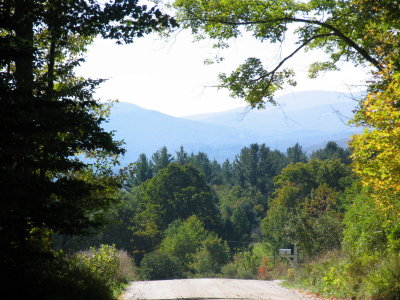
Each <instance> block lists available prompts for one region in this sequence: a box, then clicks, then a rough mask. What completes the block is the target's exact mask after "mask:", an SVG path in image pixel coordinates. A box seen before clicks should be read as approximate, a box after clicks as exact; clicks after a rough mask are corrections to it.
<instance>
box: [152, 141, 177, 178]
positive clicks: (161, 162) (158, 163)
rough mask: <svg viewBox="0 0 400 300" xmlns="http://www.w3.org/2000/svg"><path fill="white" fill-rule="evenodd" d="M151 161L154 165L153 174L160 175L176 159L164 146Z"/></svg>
mask: <svg viewBox="0 0 400 300" xmlns="http://www.w3.org/2000/svg"><path fill="white" fill-rule="evenodd" d="M151 160H152V164H153V174H158V172H159V171H160V170H162V169H164V168H166V167H168V165H169V164H170V163H171V162H173V161H174V158H173V157H172V155H171V154H169V153H168V149H167V147H165V146H164V147H162V148H161V149H159V150H157V152H155V153H154V154H153V155H152V157H151Z"/></svg>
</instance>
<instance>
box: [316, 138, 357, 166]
mask: <svg viewBox="0 0 400 300" xmlns="http://www.w3.org/2000/svg"><path fill="white" fill-rule="evenodd" d="M350 154H351V151H350V149H349V148H347V149H344V148H342V147H340V146H339V145H338V144H336V143H335V142H332V141H331V142H328V143H327V144H326V146H325V147H324V148H322V149H319V150H316V151H314V152H313V153H312V154H311V159H321V160H325V159H339V160H340V161H341V162H342V163H345V164H350V163H351V159H350Z"/></svg>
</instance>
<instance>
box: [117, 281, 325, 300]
mask: <svg viewBox="0 0 400 300" xmlns="http://www.w3.org/2000/svg"><path fill="white" fill-rule="evenodd" d="M279 283H280V281H278V280H273V281H263V280H240V279H208V278H207V279H206V278H204V279H176V280H157V281H135V282H132V283H131V284H130V285H129V286H128V288H127V289H126V290H125V292H124V293H123V294H122V295H121V296H120V297H119V299H120V300H137V299H242V300H243V299H257V300H261V299H262V300H266V299H268V300H299V299H308V300H317V299H321V298H316V297H315V296H312V295H306V294H302V293H300V292H299V291H297V290H290V289H287V288H284V287H282V286H280V284H279Z"/></svg>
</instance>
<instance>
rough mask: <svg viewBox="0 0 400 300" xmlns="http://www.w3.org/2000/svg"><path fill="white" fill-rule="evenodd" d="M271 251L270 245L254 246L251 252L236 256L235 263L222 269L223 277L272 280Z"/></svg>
mask: <svg viewBox="0 0 400 300" xmlns="http://www.w3.org/2000/svg"><path fill="white" fill-rule="evenodd" d="M271 251H272V250H271V247H270V245H269V244H265V243H259V244H254V245H253V246H252V247H251V248H250V250H247V251H243V252H240V253H238V254H236V255H235V257H234V260H233V262H232V263H229V264H227V265H225V266H224V267H223V268H222V269H221V271H222V275H223V276H224V277H227V278H239V279H256V278H259V279H270V278H271V275H270V270H271V268H272V259H271V258H272V255H271Z"/></svg>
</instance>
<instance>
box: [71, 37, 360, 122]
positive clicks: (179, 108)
mask: <svg viewBox="0 0 400 300" xmlns="http://www.w3.org/2000/svg"><path fill="white" fill-rule="evenodd" d="M211 45H212V43H211V42H209V41H202V42H200V43H198V42H192V37H191V35H190V33H188V32H180V33H179V34H177V35H176V37H175V38H171V39H169V40H168V41H165V40H161V39H160V38H159V37H157V36H155V35H150V36H146V37H144V38H141V39H137V40H136V42H135V43H133V44H131V45H116V44H115V43H114V42H113V41H109V40H101V39H98V40H95V42H94V43H93V44H92V45H91V46H90V47H89V51H88V53H87V55H86V63H85V64H83V65H82V67H80V69H79V70H78V72H77V73H78V74H79V75H82V76H85V77H92V78H108V79H109V80H108V81H107V82H105V83H103V84H102V85H101V87H100V88H99V89H98V90H97V93H96V96H97V97H98V98H101V99H102V100H107V99H118V100H119V101H122V102H130V103H134V104H136V105H139V106H141V107H144V108H147V109H153V110H157V111H160V112H162V113H166V114H169V115H172V116H185V115H193V114H200V113H209V112H216V111H224V110H228V109H232V108H237V107H240V106H244V105H245V104H244V102H242V101H241V100H237V99H232V98H230V97H229V95H228V92H227V91H225V90H217V89H216V88H211V87H209V88H204V86H212V85H215V84H216V83H217V75H218V73H220V72H227V73H230V71H232V70H233V69H235V67H236V66H238V65H239V64H241V63H242V62H244V60H245V59H246V58H247V57H250V56H254V57H259V58H261V59H262V60H263V62H264V64H265V65H266V66H267V67H272V66H274V64H275V63H276V62H277V58H278V57H279V55H281V57H284V56H285V55H287V54H288V53H289V51H290V46H289V45H288V46H284V47H283V48H279V47H276V46H271V45H268V44H266V43H260V42H258V41H255V40H254V39H252V38H250V37H246V38H241V39H238V40H236V41H234V43H233V44H232V47H231V48H229V49H227V50H223V52H222V54H223V56H224V57H225V61H224V62H223V63H220V64H217V65H204V63H203V62H204V59H205V58H207V57H213V56H214V55H215V54H216V50H215V49H212V47H211ZM321 57H323V54H322V53H321V52H309V53H298V54H297V56H296V57H294V58H292V60H290V61H288V62H287V64H286V65H285V66H287V67H292V68H294V69H295V71H296V74H297V76H296V80H297V82H298V85H297V87H289V88H288V89H286V90H284V91H283V92H281V93H280V94H278V95H282V94H287V93H292V92H296V91H304V90H331V91H343V92H349V91H359V90H363V89H364V88H363V87H362V86H360V85H361V84H362V83H363V82H365V78H366V76H367V73H366V70H365V69H363V68H358V69H357V68H354V67H353V66H352V65H351V64H344V65H343V67H342V71H340V72H329V73H326V74H322V76H320V78H318V79H313V80H310V79H307V66H308V65H309V64H310V63H311V62H313V61H315V60H318V58H320V59H321Z"/></svg>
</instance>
